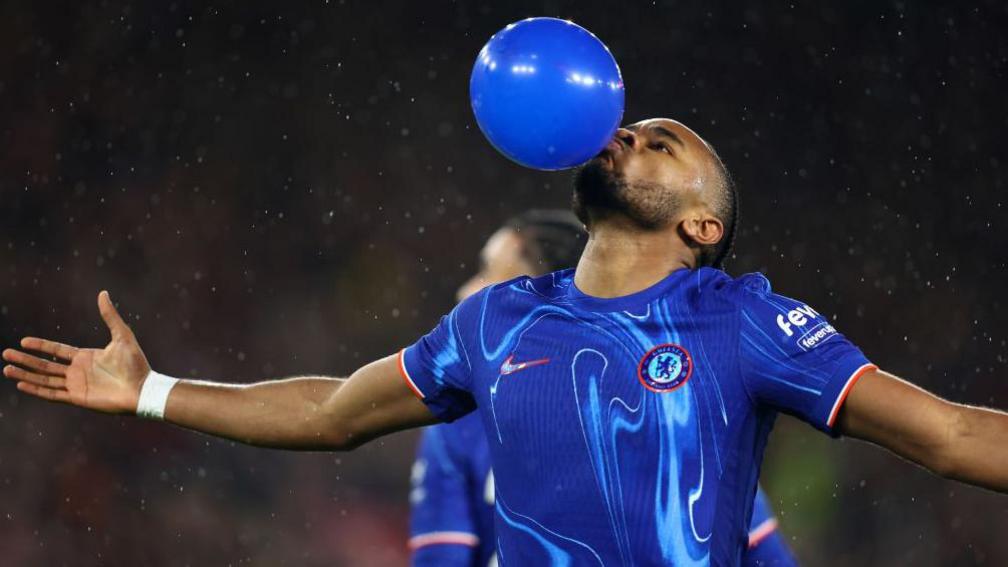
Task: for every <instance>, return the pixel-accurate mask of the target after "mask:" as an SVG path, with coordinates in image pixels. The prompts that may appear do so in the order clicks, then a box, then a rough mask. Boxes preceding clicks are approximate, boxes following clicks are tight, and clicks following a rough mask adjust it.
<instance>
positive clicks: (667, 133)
mask: <svg viewBox="0 0 1008 567" xmlns="http://www.w3.org/2000/svg"><path fill="white" fill-rule="evenodd" d="M651 131H652V132H654V133H655V134H658V135H659V136H664V137H666V138H668V139H670V140H672V141H673V142H675V143H677V144H679V145H680V146H682V147H684V148H685V147H686V144H685V143H684V142H683V141H682V138H680V137H679V136H677V135H676V133H675V132H673V131H672V130H669V129H668V128H665V127H664V126H652V127H651Z"/></svg>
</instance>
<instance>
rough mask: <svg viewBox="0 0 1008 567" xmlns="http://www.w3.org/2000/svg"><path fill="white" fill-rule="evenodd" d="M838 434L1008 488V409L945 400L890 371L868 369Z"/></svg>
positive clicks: (948, 473) (947, 473) (955, 475)
mask: <svg viewBox="0 0 1008 567" xmlns="http://www.w3.org/2000/svg"><path fill="white" fill-rule="evenodd" d="M838 423H839V428H840V431H841V433H843V434H844V435H848V436H851V437H856V438H858V439H864V440H865V441H871V442H872V443H875V444H877V445H881V446H883V447H885V448H887V449H889V450H890V451H892V452H894V453H896V454H897V455H899V456H901V457H903V458H906V459H909V460H911V461H913V462H915V463H918V464H920V465H922V466H924V467H926V468H928V469H930V470H931V471H932V472H934V473H936V474H939V475H941V476H943V477H946V478H951V479H955V480H959V481H962V482H967V483H970V484H975V485H977V486H983V487H985V488H989V489H991V490H997V491H1000V492H1008V450H1006V449H1008V414H1006V413H1003V412H1000V411H995V410H990V409H986V408H979V407H972V406H966V405H962V404H956V403H952V402H949V401H946V400H943V399H941V398H939V397H937V396H935V395H934V394H931V393H929V392H927V391H925V390H922V389H921V388H918V387H917V386H914V385H913V384H910V383H908V382H905V381H903V380H901V379H899V378H897V377H896V376H893V375H892V374H889V373H887V372H882V371H872V372H868V373H866V374H865V375H864V376H862V377H861V379H860V380H858V382H857V383H856V384H855V385H854V387H853V388H852V389H851V392H850V395H849V396H848V397H847V400H846V402H845V403H844V405H843V409H842V410H841V412H840V416H839V422H838Z"/></svg>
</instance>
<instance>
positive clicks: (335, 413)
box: [165, 356, 437, 450]
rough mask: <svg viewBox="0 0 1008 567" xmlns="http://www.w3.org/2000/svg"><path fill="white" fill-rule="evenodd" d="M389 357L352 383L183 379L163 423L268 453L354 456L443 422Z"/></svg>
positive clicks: (353, 377)
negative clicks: (364, 447) (377, 442)
mask: <svg viewBox="0 0 1008 567" xmlns="http://www.w3.org/2000/svg"><path fill="white" fill-rule="evenodd" d="M397 358H398V357H397V356H388V357H385V358H383V359H381V360H377V361H375V362H372V363H370V364H368V365H366V366H364V367H362V368H361V369H359V370H357V371H356V372H354V373H353V374H352V375H351V376H350V378H347V379H338V378H327V377H300V378H289V379H286V380H272V381H268V382H259V383H256V384H249V385H240V386H234V385H229V384H219V383H213V382H200V381H188V380H183V381H181V382H179V383H178V384H176V385H175V387H174V388H172V391H171V395H170V396H169V398H168V405H167V407H166V410H165V420H166V421H169V422H171V423H174V424H176V425H180V426H182V427H185V428H188V429H193V430H196V431H202V432H203V433H209V434H211V435H216V436H218V437H225V438H228V439H233V440H235V441H240V442H242V443H248V444H250V445H258V446H264V447H274V448H281V449H302V450H304V449H308V450H349V449H353V448H355V447H357V446H359V445H361V444H363V443H366V442H367V441H370V440H372V439H374V438H376V437H380V436H382V435H386V434H388V433H392V432H395V431H400V430H402V429H408V428H411V427H417V426H421V425H429V424H431V423H435V422H436V421H437V420H436V419H435V418H434V417H433V416H432V415H431V413H430V411H429V410H428V409H427V406H425V405H424V403H423V402H422V401H420V399H419V398H417V397H416V396H415V395H414V394H413V393H412V392H411V391H410V390H409V388H408V387H407V386H406V384H405V383H404V382H403V379H402V378H401V377H400V375H399V368H398V361H397Z"/></svg>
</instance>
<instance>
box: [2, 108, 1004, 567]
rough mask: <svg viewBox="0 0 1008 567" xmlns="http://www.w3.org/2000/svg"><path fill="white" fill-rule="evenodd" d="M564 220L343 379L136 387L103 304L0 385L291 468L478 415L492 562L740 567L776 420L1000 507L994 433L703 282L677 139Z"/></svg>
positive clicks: (819, 332)
mask: <svg viewBox="0 0 1008 567" xmlns="http://www.w3.org/2000/svg"><path fill="white" fill-rule="evenodd" d="M574 209H575V212H576V213H578V217H579V218H580V219H581V220H582V221H584V222H585V225H586V227H587V229H588V232H589V239H588V243H587V244H586V246H585V250H584V252H583V253H582V255H581V258H580V259H579V260H578V264H577V268H576V269H575V270H563V271H560V272H554V273H552V274H547V275H545V276H541V277H539V278H530V277H527V276H526V277H519V278H515V279H513V280H510V281H508V282H504V283H501V284H497V285H492V286H488V287H486V288H483V289H482V290H480V291H479V292H477V293H476V294H474V295H472V296H470V297H469V298H467V299H466V300H465V301H463V302H462V303H460V304H459V305H458V306H456V307H455V309H453V310H452V311H451V312H450V313H449V314H448V315H446V316H445V317H443V318H442V319H441V322H440V323H439V324H438V325H437V327H435V328H434V329H433V330H432V331H431V332H430V333H428V334H427V335H426V336H424V337H423V338H421V339H420V340H418V341H417V342H416V343H414V344H413V345H410V346H409V347H407V348H405V349H403V350H401V351H400V352H399V354H393V355H389V356H387V357H385V358H382V359H380V360H377V361H375V362H372V363H370V364H368V365H365V366H363V367H361V368H360V369H358V370H357V371H356V372H354V374H353V375H352V376H351V377H350V378H349V379H347V380H342V379H339V378H333V377H328V376H306V377H296V378H289V379H283V380H268V381H263V382H258V383H255V384H242V385H235V384H227V383H219V382H207V381H201V380H179V379H176V378H172V377H170V376H165V375H163V374H160V373H157V372H154V371H152V369H151V366H150V364H149V363H148V362H147V357H146V356H145V354H144V352H143V349H141V347H140V343H139V341H138V340H137V338H136V336H135V335H134V334H133V331H132V330H131V329H130V328H129V326H128V325H127V324H126V322H125V321H124V320H123V319H122V317H121V316H120V315H119V312H118V311H117V310H116V308H115V306H114V305H113V303H112V300H111V298H110V297H109V295H108V293H106V292H101V293H99V295H98V308H99V311H100V312H101V315H102V318H103V319H104V321H105V324H106V325H107V326H108V328H109V331H110V333H111V340H110V342H109V343H108V345H107V346H106V347H105V348H103V349H94V348H79V347H76V346H72V345H67V344H62V343H58V342H54V341H51V340H47V339H42V338H37V337H25V338H24V339H22V341H21V345H20V346H21V349H24V350H17V349H7V350H5V351H4V353H3V357H4V359H5V360H7V361H8V362H11V363H13V364H12V365H8V366H5V367H4V375H5V376H7V377H8V378H10V379H13V380H15V381H17V388H18V389H19V390H20V391H22V392H24V393H27V394H30V395H34V396H37V397H40V398H43V399H46V400H51V401H55V402H61V403H66V404H73V405H76V406H81V407H86V408H90V409H94V410H98V411H104V412H110V413H135V414H137V415H140V416H143V417H148V418H152V419H163V420H167V421H169V422H171V423H175V424H177V425H180V426H183V427H187V428H190V429H194V430H198V431H203V432H205V433H210V434H213V435H218V436H221V437H225V438H229V439H234V440H237V441H242V442H245V443H249V444H253V445H260V446H270V447H279V448H288V449H313V450H319V449H329V450H350V449H353V448H355V447H357V446H359V445H361V444H362V443H365V442H367V441H370V440H372V439H375V438H378V437H380V436H382V435H386V434H389V433H392V432H394V431H400V430H403V429H406V428H410V427H418V426H422V425H433V424H434V423H437V422H439V421H453V420H456V419H458V418H461V417H463V416H465V415H466V414H468V413H471V412H473V411H475V410H477V409H478V410H479V412H480V417H481V418H482V422H483V426H484V428H485V431H486V434H487V439H488V443H489V445H490V454H491V461H492V464H493V470H494V494H495V499H496V503H495V506H496V509H497V515H496V516H495V520H496V523H495V536H496V539H497V541H496V549H497V553H498V560H499V561H500V563H501V564H502V565H508V564H510V565H540V564H547V563H548V564H573V565H596V564H605V563H610V564H647V565H694V564H697V565H707V564H711V565H717V566H721V565H739V564H740V563H741V561H742V556H743V552H744V551H745V550H746V549H747V547H748V541H749V537H748V536H749V521H750V519H751V518H752V509H753V498H754V496H755V494H756V487H757V480H758V478H759V471H760V466H761V464H762V459H763V451H764V449H765V447H766V443H767V440H768V437H769V435H770V431H771V429H772V428H773V425H774V422H775V420H776V418H777V416H778V414H779V413H788V414H790V415H793V416H795V417H797V418H799V419H801V420H803V421H805V422H806V423H809V424H810V425H812V426H814V427H816V428H817V429H819V430H821V431H823V432H824V433H826V434H829V435H833V436H839V435H848V436H851V437H854V438H857V439H863V440H866V441H870V442H872V443H875V444H878V445H880V446H882V447H885V448H888V449H889V450H891V451H893V452H894V453H896V454H897V455H900V456H901V457H903V458H905V459H908V460H911V461H913V462H915V463H918V464H920V465H921V466H924V467H926V468H928V469H929V470H931V471H934V472H935V473H937V474H940V475H943V476H946V477H948V478H954V479H957V480H961V481H964V482H969V483H972V484H975V485H978V486H983V487H987V488H990V489H993V490H999V491H1002V492H1008V451H1005V450H1004V449H1005V443H1006V442H1008V414H1006V413H1004V412H1000V411H995V410H990V409H986V408H980V407H973V406H966V405H962V404H956V403H952V402H948V401H946V400H943V399H941V398H938V397H937V396H934V395H933V394H930V393H928V392H926V391H924V390H922V389H920V388H917V387H916V386H914V385H912V384H910V383H908V382H905V381H903V380H901V379H899V378H897V377H896V376H893V375H892V374H889V373H887V372H884V371H882V370H880V369H879V368H878V367H877V366H875V365H874V364H872V363H870V362H869V361H868V359H867V357H865V355H864V354H863V353H862V352H861V350H860V349H858V348H857V347H856V346H854V345H853V344H852V343H851V342H850V341H848V340H847V339H846V338H845V337H844V336H843V335H841V334H840V333H839V332H837V330H836V329H835V328H834V327H833V326H832V324H831V323H830V321H829V320H828V317H827V316H824V315H822V314H820V313H819V312H817V311H816V310H815V309H813V308H812V307H811V306H809V305H807V304H805V303H802V302H800V301H796V300H794V299H791V298H788V297H785V296H783V295H779V294H776V293H774V292H773V291H771V288H770V282H769V281H768V280H767V279H766V277H764V276H763V275H761V274H747V275H743V276H741V277H738V278H733V277H731V276H729V275H728V274H726V273H725V272H724V271H722V270H720V269H719V267H720V266H721V265H722V264H723V262H724V260H725V259H726V258H727V257H728V256H729V255H730V253H731V246H732V243H733V241H734V238H735V235H736V233H737V227H738V196H737V194H736V192H735V188H734V185H733V184H732V183H731V180H730V178H729V176H728V173H727V171H726V170H725V168H724V165H723V164H722V163H721V160H720V158H718V156H717V154H716V153H715V152H714V150H713V148H712V147H711V146H710V145H709V144H708V143H707V142H706V141H704V140H703V139H702V138H700V137H699V136H698V135H697V134H696V133H695V132H693V131H692V130H690V129H689V128H687V127H686V126H685V125H683V124H681V123H679V122H676V121H674V120H668V119H652V120H644V121H641V122H638V123H636V124H631V125H629V126H628V127H626V128H620V129H619V130H618V131H617V134H616V137H615V138H614V139H613V140H612V142H610V143H609V145H608V146H607V147H606V148H605V150H604V151H603V152H602V153H601V154H599V156H597V157H596V158H595V159H593V160H592V161H590V162H589V163H588V164H587V165H585V166H584V167H583V168H582V169H580V170H579V172H578V176H577V179H576V182H575V190H574ZM824 216H825V214H824ZM70 284H71V282H70V281H69V279H68V281H67V284H66V285H67V286H69V285H70ZM54 301H55V300H54ZM936 324H939V323H936ZM27 351H32V352H37V353H40V354H43V355H45V356H47V357H51V358H52V359H46V358H41V357H38V356H35V355H32V354H30V353H29V352H27Z"/></svg>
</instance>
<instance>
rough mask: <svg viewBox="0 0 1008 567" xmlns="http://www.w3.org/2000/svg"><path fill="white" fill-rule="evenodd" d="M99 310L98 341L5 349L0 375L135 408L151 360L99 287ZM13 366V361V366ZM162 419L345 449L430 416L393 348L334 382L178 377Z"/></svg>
mask: <svg viewBox="0 0 1008 567" xmlns="http://www.w3.org/2000/svg"><path fill="white" fill-rule="evenodd" d="M98 309H99V311H100V312H101V315H102V318H103V319H104V320H105V324H106V325H107V326H108V328H109V331H110V332H111V334H112V339H111V341H110V342H109V344H108V345H107V346H106V347H105V348H104V349H84V348H78V347H74V346H70V345H65V344H61V343H57V342H53V341H49V340H46V339H38V338H34V337H28V338H25V339H23V340H22V341H21V347H22V348H23V349H25V351H35V352H38V353H42V354H46V355H49V356H50V357H52V358H55V359H56V360H55V361H54V360H46V359H43V358H39V357H36V356H34V355H32V354H29V353H28V352H25V351H21V350H15V349H7V350H5V351H4V352H3V358H4V360H6V361H7V362H10V363H12V364H11V365H8V366H5V367H4V376H6V377H8V378H10V379H13V380H16V381H17V382H18V385H17V386H18V389H19V390H21V391H22V392H25V393H28V394H31V395H34V396H37V397H40V398H44V399H47V400H51V401H54V402H61V403H67V404H72V405H77V406H81V407H86V408H90V409H94V410H98V411H104V412H109V413H134V412H135V411H136V409H137V402H138V400H139V396H140V390H141V388H142V386H143V382H144V380H146V379H147V376H148V374H149V373H150V365H149V364H148V363H147V359H146V357H145V356H144V354H143V351H142V350H141V349H140V345H139V343H138V342H137V339H136V337H135V336H134V335H133V332H132V331H131V330H130V328H129V326H127V325H126V323H125V322H124V321H123V320H122V318H121V317H120V316H119V313H118V312H117V311H116V309H115V307H114V306H113V305H112V301H111V299H109V296H108V293H107V292H102V293H100V294H99V295H98ZM15 365H16V366H15ZM165 419H166V420H167V421H170V422H172V423H175V424H177V425H180V426H182V427H186V428H189V429H194V430H196V431H202V432H204V433H209V434H211V435H216V436H219V437H226V438H229V439H234V440H236V441H240V442H243V443H249V444H252V445H261V446H269V447H277V448H286V449H337V450H344V449H351V448H353V447H356V446H358V445H360V444H361V443H364V442H366V441H368V440H370V439H374V438H375V437H379V436H381V435H384V434H387V433H391V432H393V431H398V430H401V429H407V428H410V427H416V426H419V425H426V424H429V423H433V422H434V421H436V420H435V419H434V417H433V416H432V415H431V413H430V412H429V411H428V410H427V407H426V406H425V405H424V404H423V402H421V401H420V400H419V399H417V397H416V396H414V395H413V393H412V392H411V391H410V390H409V388H408V387H407V386H406V384H405V383H404V382H403V380H402V378H400V375H399V369H398V363H397V360H396V357H395V356H389V357H386V358H383V359H381V360H378V361H376V362H372V363H371V364H368V365H367V366H364V367H363V368H361V369H359V370H358V371H356V372H354V373H353V375H351V376H350V378H348V379H346V380H343V379H338V378H328V377H301V378H290V379H286V380H273V381H267V382H259V383H256V384H248V385H230V384H221V383H213V382H202V381H189V380H183V381H181V382H179V383H178V384H176V385H175V387H174V388H172V390H171V393H170V395H169V397H168V403H167V406H166V408H165Z"/></svg>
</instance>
